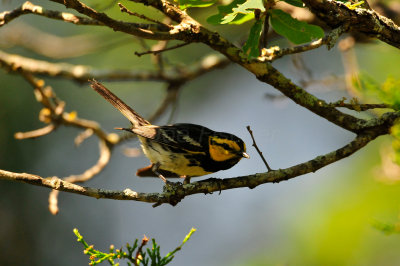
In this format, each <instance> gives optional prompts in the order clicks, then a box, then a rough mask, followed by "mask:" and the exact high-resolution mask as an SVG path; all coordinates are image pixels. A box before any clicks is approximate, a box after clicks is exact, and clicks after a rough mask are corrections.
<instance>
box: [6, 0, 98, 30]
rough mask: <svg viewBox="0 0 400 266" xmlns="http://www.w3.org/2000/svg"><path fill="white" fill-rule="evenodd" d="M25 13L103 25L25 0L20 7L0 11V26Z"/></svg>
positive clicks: (77, 22) (81, 23)
mask: <svg viewBox="0 0 400 266" xmlns="http://www.w3.org/2000/svg"><path fill="white" fill-rule="evenodd" d="M25 14H35V15H39V16H43V17H47V18H51V19H57V20H63V21H65V22H70V23H74V24H78V25H95V26H99V25H103V23H101V22H99V21H97V20H93V19H90V18H85V17H80V16H76V15H74V14H71V13H65V12H59V11H53V10H47V9H44V8H43V7H41V6H37V5H34V4H32V3H31V2H29V1H26V2H25V3H24V4H22V5H21V6H20V7H18V8H16V9H14V10H12V11H5V12H2V13H0V27H1V26H3V25H5V24H7V23H8V22H10V21H12V20H13V19H16V18H17V17H19V16H22V15H25Z"/></svg>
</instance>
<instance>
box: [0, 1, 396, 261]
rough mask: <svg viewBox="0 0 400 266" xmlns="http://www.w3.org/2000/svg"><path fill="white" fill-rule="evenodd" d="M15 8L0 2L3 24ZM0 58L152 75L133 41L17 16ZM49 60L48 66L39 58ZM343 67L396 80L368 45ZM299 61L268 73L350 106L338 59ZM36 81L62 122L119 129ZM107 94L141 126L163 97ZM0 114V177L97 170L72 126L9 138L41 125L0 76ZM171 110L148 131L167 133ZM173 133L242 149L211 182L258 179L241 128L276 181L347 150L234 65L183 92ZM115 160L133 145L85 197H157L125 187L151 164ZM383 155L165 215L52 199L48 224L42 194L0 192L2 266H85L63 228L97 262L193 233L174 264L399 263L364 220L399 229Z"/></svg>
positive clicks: (141, 185) (6, 30) (335, 135)
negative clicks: (195, 127) (205, 133)
mask: <svg viewBox="0 0 400 266" xmlns="http://www.w3.org/2000/svg"><path fill="white" fill-rule="evenodd" d="M94 2H95V1H87V3H92V4H93V3H94ZM125 2H126V1H125ZM125 2H123V3H124V4H126V6H127V7H130V8H132V10H135V12H138V13H144V14H147V15H149V16H151V17H153V18H160V13H157V12H153V13H150V12H148V10H145V9H144V8H143V6H141V5H136V4H132V3H125ZM22 3H23V1H3V2H2V3H1V4H0V12H2V11H5V10H11V9H13V8H16V7H17V6H18V5H20V4H22ZM34 4H38V5H42V6H43V7H47V8H49V9H53V10H60V11H64V9H63V8H62V6H61V5H57V4H53V3H49V2H48V1H43V0H39V1H36V2H34ZM106 6H107V5H106V4H104V8H105V7H106ZM99 8H101V6H100V7H99ZM68 12H71V10H68ZM106 12H107V13H108V14H110V15H111V16H112V17H113V18H119V19H132V18H129V17H128V16H127V15H126V14H121V12H120V11H119V9H118V8H117V7H115V5H114V6H113V7H112V8H109V9H106ZM190 13H191V15H193V16H194V17H195V18H198V19H199V20H200V21H201V22H203V23H204V24H205V25H206V26H208V27H209V28H211V29H214V30H218V31H221V32H222V34H223V36H225V37H227V38H228V39H230V40H233V41H240V40H241V38H245V36H246V32H248V30H249V27H250V25H247V24H245V25H242V26H226V27H214V26H211V25H207V24H206V22H205V19H206V18H207V16H209V15H211V14H214V13H216V10H215V9H213V8H210V9H207V10H205V11H204V10H201V12H200V11H198V10H193V11H192V10H191V12H190ZM132 20H134V19H132ZM242 35H243V36H242ZM38 36H39V37H38ZM30 38H32V39H30ZM35 38H36V39H35ZM38 38H39V40H40V42H38ZM46 38H49V39H46ZM72 38H75V39H72ZM32 43H38V44H39V45H38V49H39V50H34V49H32V47H33V44H32ZM155 43H156V42H149V44H150V45H152V44H155ZM67 44H68V45H67ZM78 44H79V45H80V46H81V47H83V48H81V50H82V51H83V52H82V53H81V54H75V55H73V53H72V55H69V54H68V51H69V49H70V48H71V47H70V45H73V46H74V45H78ZM274 44H279V45H288V44H287V43H286V42H285V41H283V40H282V39H279V38H274V39H273V40H272V42H271V45H274ZM85 45H86V46H87V47H86V46H85ZM0 47H1V49H2V50H4V51H6V52H7V53H15V54H20V55H23V56H27V57H31V58H35V59H40V60H47V61H50V62H67V63H71V64H82V65H89V66H92V67H93V68H96V69H112V68H115V69H122V70H129V69H135V70H149V69H153V68H154V66H153V65H152V64H151V60H150V57H149V56H142V57H137V56H136V55H135V54H134V52H135V51H139V52H140V51H143V49H142V48H141V46H140V44H139V42H138V40H136V39H134V38H131V37H129V36H125V35H123V34H121V33H115V32H112V31H111V30H107V29H101V28H99V27H93V26H76V25H72V24H67V23H63V22H60V21H55V20H49V19H47V18H43V17H38V16H33V15H26V16H22V17H20V18H18V19H16V20H14V21H13V22H11V23H9V24H7V25H5V26H4V27H2V28H0ZM60 47H61V50H59V49H60ZM85 47H86V48H85ZM55 48H56V49H55ZM64 49H65V53H64ZM85 49H86V50H85ZM40 50H43V51H44V52H40ZM52 50H54V53H53V54H43V53H45V52H48V53H51V51H52ZM75 52H76V51H75ZM211 52H212V51H211V50H210V49H208V48H207V47H205V46H204V45H199V44H192V45H189V46H186V47H184V48H181V49H179V50H174V51H170V52H167V53H166V54H165V55H166V57H167V58H168V60H169V61H168V62H169V63H170V64H171V65H172V64H175V63H178V62H180V64H191V63H193V62H198V61H199V60H201V58H202V56H204V55H205V54H208V53H211ZM353 55H355V56H356V59H357V62H358V66H359V68H360V71H363V72H366V73H368V74H369V75H371V76H372V77H374V78H375V79H376V80H379V81H383V80H385V78H386V77H387V76H388V75H392V76H394V77H398V76H399V74H400V69H399V68H398V62H399V60H400V53H399V51H398V50H396V49H394V48H392V47H390V46H388V45H386V44H382V43H380V42H378V41H373V42H369V43H365V44H357V45H356V46H355V49H354V54H353ZM297 60H299V59H297ZM301 60H302V62H303V64H302V65H301V67H299V66H298V64H295V61H294V59H291V58H284V59H280V60H278V61H276V62H275V63H274V66H275V67H277V68H278V69H279V70H280V71H282V72H283V73H284V74H286V75H287V76H288V77H290V78H291V79H292V80H293V81H294V82H296V83H302V84H305V86H306V88H307V90H309V91H310V92H312V93H314V94H315V95H316V96H318V97H320V98H323V99H325V100H327V101H337V100H339V99H341V98H342V97H349V96H348V91H346V90H345V87H346V84H345V81H344V75H345V67H344V60H343V53H342V52H340V51H339V50H338V48H337V46H335V48H333V49H332V50H330V51H328V50H327V49H326V48H325V47H321V48H320V49H318V50H315V51H311V52H307V53H304V54H302V55H301ZM296 65H297V66H296ZM307 70H309V71H310V72H309V73H308V74H307ZM45 82H46V84H47V85H50V86H52V87H53V89H54V90H55V92H56V94H57V96H58V97H59V98H61V99H62V100H64V101H66V103H67V106H66V111H69V112H70V111H76V112H78V116H79V117H81V118H86V119H91V120H96V121H98V122H99V123H101V125H102V127H103V129H105V130H106V131H107V132H114V129H113V128H114V127H121V126H122V127H124V126H127V125H128V121H127V120H126V119H125V118H124V117H123V116H122V115H120V113H119V112H118V111H116V110H115V109H113V107H112V106H111V105H109V104H108V103H107V102H105V101H104V100H103V99H102V98H101V97H99V96H98V95H97V94H96V93H95V92H93V91H92V90H91V89H90V87H89V86H88V84H78V83H76V82H73V81H69V80H64V79H56V78H47V77H46V78H45ZM105 84H106V85H107V87H108V88H110V89H112V90H113V91H114V92H115V93H116V94H117V95H118V96H119V97H120V98H122V99H123V100H124V101H125V102H127V103H128V104H129V105H131V106H133V107H134V109H135V110H136V111H138V112H139V113H140V114H142V115H143V116H145V117H146V116H149V115H150V114H152V112H153V111H154V110H155V109H156V108H157V106H158V104H159V103H160V101H161V100H162V98H163V96H164V93H165V88H164V87H165V86H164V85H163V84H161V83H156V82H105ZM0 106H1V107H0V128H1V130H0V169H4V170H8V171H14V172H26V173H32V174H37V175H40V176H43V177H47V176H54V175H55V176H59V177H64V176H69V175H71V174H80V173H82V172H83V171H85V170H86V169H87V168H89V167H90V166H92V165H93V164H94V163H95V162H96V161H97V159H98V147H97V146H98V144H97V139H96V138H95V137H92V138H90V139H88V140H86V141H85V142H84V143H83V144H82V145H81V146H79V147H75V146H74V138H75V137H76V136H77V135H78V134H79V133H80V132H81V131H80V130H78V129H76V128H67V127H60V128H58V129H57V131H55V132H53V133H52V134H50V135H47V136H44V137H40V138H37V139H33V140H16V139H15V138H14V137H13V134H14V133H15V132H21V131H22V132H24V131H30V130H33V129H36V128H40V127H43V124H42V123H41V122H40V121H38V119H37V118H38V113H39V111H40V110H41V108H42V106H41V105H40V104H39V103H38V102H36V100H35V98H34V95H33V93H32V87H31V86H30V85H29V84H28V83H27V82H26V81H25V80H24V79H23V78H21V77H20V76H19V75H16V74H12V73H7V72H6V71H5V70H4V69H1V70H0ZM169 112H170V110H168V111H167V112H166V113H165V114H164V115H163V116H162V117H161V118H160V119H158V120H157V122H156V124H160V125H161V124H165V123H167V122H168V118H169ZM172 121H173V122H174V123H176V122H189V123H196V124H201V125H205V126H207V127H209V128H211V129H213V130H218V131H226V132H230V133H233V134H235V135H237V136H239V137H240V138H242V139H243V140H244V141H245V142H246V143H247V147H248V153H249V154H250V156H251V159H250V160H242V161H240V163H238V164H237V165H236V166H235V167H233V168H231V169H229V170H226V171H223V172H218V173H216V174H213V175H210V176H213V177H218V178H228V177H235V176H240V175H247V174H253V173H258V172H265V171H266V169H265V166H264V164H263V163H262V161H261V159H260V157H259V156H258V154H257V153H256V151H255V150H254V148H253V147H252V146H251V144H252V142H251V138H250V136H249V134H248V132H247V130H246V126H247V125H250V126H251V128H252V130H253V132H254V135H255V138H256V140H257V143H258V145H259V147H260V148H261V149H262V151H263V153H264V155H265V157H266V159H267V161H268V162H269V165H270V166H271V167H272V168H273V169H278V168H287V167H290V166H292V165H295V164H297V163H301V162H305V161H307V160H310V159H312V158H314V157H316V156H318V155H322V154H325V153H328V152H330V151H333V150H335V149H337V148H340V147H342V146H344V145H346V144H347V143H348V142H349V141H351V140H352V139H353V138H354V135H353V134H351V133H349V132H346V131H344V130H342V129H340V128H338V127H336V126H334V125H333V124H331V123H329V122H327V121H325V120H324V119H322V118H320V117H317V116H316V115H314V114H312V113H311V112H309V111H307V110H305V109H304V108H301V107H299V106H297V105H296V104H294V103H293V102H291V101H289V100H287V99H285V98H284V97H281V96H280V94H279V93H277V92H276V91H275V90H274V89H273V88H271V87H269V86H267V85H266V84H263V83H260V82H258V81H257V80H256V79H255V77H254V76H252V75H251V74H249V73H248V72H247V71H245V70H244V69H242V68H240V67H238V66H233V65H232V66H228V67H226V68H224V69H221V70H216V71H213V72H211V73H208V74H206V75H204V76H202V77H200V78H198V79H196V80H194V81H192V82H189V83H188V84H186V85H185V86H184V87H183V88H182V90H181V93H180V96H179V100H178V104H177V107H176V112H175V115H174V116H173V119H172ZM388 147H389V149H388ZM126 148H139V144H138V142H137V141H136V140H132V141H130V142H126V143H124V144H123V145H120V146H118V147H117V148H116V149H115V150H114V152H113V154H112V158H111V162H110V163H109V165H108V166H107V167H106V168H105V170H104V171H103V172H102V173H101V174H99V175H98V176H96V177H95V178H93V179H92V180H90V181H89V182H87V183H86V184H85V186H90V187H95V188H102V189H112V190H123V189H125V188H131V189H133V190H135V191H140V192H161V190H162V186H163V184H162V182H161V180H159V179H156V178H155V179H151V178H149V179H140V178H138V177H136V176H135V172H136V170H137V169H138V168H140V167H143V166H146V165H148V160H147V158H145V157H144V156H143V155H140V156H139V157H135V158H129V157H126V156H124V154H123V150H124V149H126ZM389 151H390V137H381V138H378V139H377V140H375V141H373V142H372V143H370V144H369V145H367V146H366V147H365V148H364V149H362V150H361V151H359V152H357V153H356V154H354V155H353V156H351V157H350V158H347V159H344V160H341V161H339V162H337V163H334V164H333V165H330V166H327V167H325V168H323V169H321V170H319V171H317V172H316V173H313V174H308V175H305V176H300V177H297V178H294V179H291V180H289V181H286V182H282V183H279V184H265V185H261V186H259V187H257V188H255V189H252V190H250V189H247V188H243V189H234V190H229V191H223V192H222V193H221V194H219V193H214V194H212V195H202V194H198V195H193V196H190V197H187V198H185V199H184V200H183V201H182V202H181V203H179V204H178V205H177V206H175V207H172V206H169V205H165V204H164V205H161V206H159V207H157V208H153V207H152V206H151V204H147V203H140V202H131V201H128V202H125V201H114V200H105V199H100V200H96V199H93V198H88V197H84V196H79V195H74V194H68V193H60V195H59V208H60V212H59V214H58V215H56V216H53V215H51V214H50V213H49V211H48V194H49V192H50V190H49V189H46V188H41V187H36V186H31V185H27V184H22V183H16V182H8V181H0V194H1V197H0V239H1V241H0V265H86V264H87V263H88V262H89V260H88V257H87V256H86V255H84V254H83V252H82V250H83V248H82V246H81V245H80V244H79V243H78V242H76V237H75V235H74V234H73V232H72V230H73V228H78V229H79V231H80V232H81V234H82V235H83V236H84V237H85V239H86V240H87V241H88V242H89V244H94V245H95V248H98V249H100V250H108V247H109V245H110V244H114V245H115V247H120V246H124V245H125V243H127V242H129V243H132V242H133V240H134V239H135V238H141V237H142V236H143V234H145V235H146V236H148V237H149V238H155V239H156V240H157V242H158V243H159V244H160V245H161V253H162V254H163V255H165V254H166V253H167V252H169V251H172V250H173V249H174V248H175V247H176V246H178V245H179V244H180V243H181V241H182V240H183V238H184V237H185V235H186V234H187V233H188V232H189V230H190V228H192V227H194V228H196V229H197V231H196V232H195V234H194V235H193V236H192V238H191V239H190V240H189V242H187V243H186V244H185V246H184V247H183V249H182V251H180V252H178V253H177V255H176V257H175V259H174V260H173V261H172V263H171V265H194V266H197V265H398V264H400V255H399V252H398V250H399V248H400V238H399V235H386V234H384V233H383V232H381V231H380V230H377V229H376V228H374V227H373V224H374V223H375V221H382V222H388V223H396V222H397V221H398V216H399V210H400V197H399V195H400V194H399V193H400V186H399V183H398V177H399V175H398V174H397V173H399V172H395V174H394V175H392V176H388V175H387V171H386V172H385V168H382V162H383V159H382V155H385V154H387V153H389ZM395 170H396V169H395ZM208 177H209V176H206V177H201V178H208ZM201 178H196V179H195V180H199V179H201Z"/></svg>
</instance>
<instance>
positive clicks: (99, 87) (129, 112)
mask: <svg viewBox="0 0 400 266" xmlns="http://www.w3.org/2000/svg"><path fill="white" fill-rule="evenodd" d="M90 83H91V84H90V86H91V87H92V88H93V89H94V90H95V91H97V92H98V93H99V94H100V95H101V96H103V98H104V99H106V100H107V101H108V102H109V103H111V104H112V105H113V106H114V107H115V108H117V109H118V110H119V111H120V112H121V114H123V115H124V116H125V117H126V118H128V120H129V121H130V122H131V123H132V125H133V127H140V126H145V125H150V122H149V121H147V120H146V119H144V118H143V117H141V116H140V115H139V114H138V113H136V112H135V111H134V110H133V109H132V108H130V107H129V106H128V105H127V104H125V103H124V102H123V101H122V100H121V99H120V98H118V97H117V96H116V95H115V94H114V93H112V92H111V91H109V90H108V89H107V88H106V87H104V85H103V84H101V83H100V82H98V81H96V80H94V79H93V80H91V81H90Z"/></svg>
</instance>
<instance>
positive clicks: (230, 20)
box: [207, 0, 265, 25]
mask: <svg viewBox="0 0 400 266" xmlns="http://www.w3.org/2000/svg"><path fill="white" fill-rule="evenodd" d="M254 9H261V10H262V11H264V10H265V9H264V6H263V5H262V1H261V0H248V1H246V0H233V1H232V3H230V4H229V5H225V6H218V12H219V13H218V14H215V15H212V16H210V17H209V18H208V19H207V22H208V23H210V24H214V25H220V24H243V23H245V22H247V21H249V20H252V19H254Z"/></svg>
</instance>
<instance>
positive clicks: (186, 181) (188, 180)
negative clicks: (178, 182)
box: [182, 175, 190, 185]
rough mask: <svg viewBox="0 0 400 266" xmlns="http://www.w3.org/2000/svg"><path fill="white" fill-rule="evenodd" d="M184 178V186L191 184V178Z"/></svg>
mask: <svg viewBox="0 0 400 266" xmlns="http://www.w3.org/2000/svg"><path fill="white" fill-rule="evenodd" d="M182 178H184V179H183V184H184V185H186V184H190V176H187V175H186V176H182Z"/></svg>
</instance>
